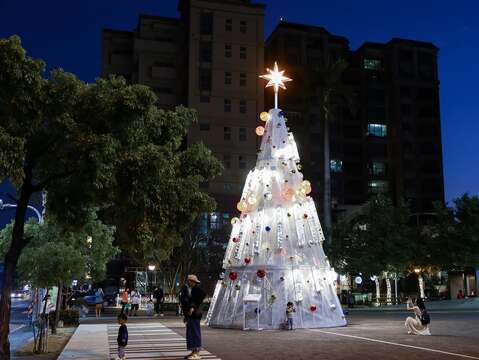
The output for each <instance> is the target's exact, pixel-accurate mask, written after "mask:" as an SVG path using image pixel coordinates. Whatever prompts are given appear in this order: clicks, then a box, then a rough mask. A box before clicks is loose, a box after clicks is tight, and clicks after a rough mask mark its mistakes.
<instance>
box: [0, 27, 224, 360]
mask: <svg viewBox="0 0 479 360" xmlns="http://www.w3.org/2000/svg"><path fill="white" fill-rule="evenodd" d="M44 68H45V64H44V63H43V62H42V61H40V60H34V59H32V58H30V57H28V56H27V55H26V52H25V50H24V49H23V48H22V46H21V42H20V39H19V38H18V37H16V36H14V37H11V38H8V39H0V148H1V149H2V151H1V153H0V181H2V180H4V179H10V180H11V181H12V182H13V183H14V185H15V186H16V188H17V190H18V199H17V208H16V214H15V221H14V224H13V228H12V240H11V243H10V246H9V247H8V249H7V251H6V253H5V281H4V285H3V288H2V297H1V302H0V358H2V359H8V358H9V356H10V350H9V342H8V333H9V322H10V306H11V303H10V293H11V290H12V283H13V275H14V272H15V268H16V266H17V263H18V260H19V258H20V256H21V254H22V252H23V250H24V249H25V247H26V246H27V245H28V244H29V243H30V240H31V238H30V237H28V236H25V225H24V219H25V214H26V209H27V205H28V203H29V201H30V200H31V198H32V196H34V194H35V193H39V192H41V191H44V190H47V191H48V205H47V208H48V209H47V210H48V214H49V216H54V217H55V219H56V221H58V222H60V223H64V224H67V225H69V226H73V227H80V228H81V227H82V226H83V225H84V224H85V222H87V219H88V213H89V211H90V210H89V209H91V208H97V209H98V210H100V214H101V218H102V219H103V220H104V221H105V222H106V223H108V224H110V225H115V226H116V228H117V230H118V238H119V245H120V246H121V247H123V248H132V249H134V251H136V252H138V253H145V252H147V251H149V250H150V249H152V248H155V249H160V250H161V253H162V254H163V256H165V257H166V256H167V254H168V253H169V252H170V251H171V249H172V247H173V246H174V245H176V244H178V243H179V241H180V239H181V237H180V235H179V234H180V232H181V230H182V229H183V228H187V227H188V226H189V224H190V223H191V221H192V219H195V218H196V217H197V216H198V214H200V213H202V212H209V211H212V210H213V208H214V201H213V199H211V198H210V197H208V195H207V194H205V193H203V192H201V191H200V189H199V184H200V183H201V182H205V181H209V180H210V179H211V178H213V177H214V176H216V175H218V174H219V173H220V172H221V164H220V162H219V161H218V160H217V159H216V158H214V157H213V156H212V154H211V152H210V150H208V149H207V148H206V147H205V146H204V145H202V144H196V145H195V146H193V147H190V148H188V149H186V150H185V149H184V146H183V143H184V138H185V136H186V134H187V132H188V128H189V127H190V125H191V124H192V123H193V122H194V121H196V112H195V111H193V110H188V109H185V108H177V109H176V111H167V112H165V111H161V110H159V109H158V108H157V107H156V101H157V98H156V96H155V94H154V93H153V92H152V91H151V90H150V89H149V88H148V87H146V86H140V85H127V84H126V82H125V80H124V79H122V78H115V77H112V78H109V79H98V80H97V81H96V82H95V83H93V84H85V83H83V82H82V81H80V80H78V79H77V78H76V77H75V76H74V75H72V74H68V73H65V72H63V71H62V70H55V71H52V72H51V73H50V74H49V76H46V74H45V73H44Z"/></svg>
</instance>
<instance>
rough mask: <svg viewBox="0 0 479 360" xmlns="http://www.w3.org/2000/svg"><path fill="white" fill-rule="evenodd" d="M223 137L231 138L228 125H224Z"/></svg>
mask: <svg viewBox="0 0 479 360" xmlns="http://www.w3.org/2000/svg"><path fill="white" fill-rule="evenodd" d="M223 138H224V139H225V140H227V141H229V140H231V128H230V127H229V126H225V127H224V129H223Z"/></svg>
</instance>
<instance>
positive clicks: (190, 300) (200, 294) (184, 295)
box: [180, 285, 206, 319]
mask: <svg viewBox="0 0 479 360" xmlns="http://www.w3.org/2000/svg"><path fill="white" fill-rule="evenodd" d="M205 297H206V293H205V292H204V291H203V290H202V289H201V288H200V287H199V286H198V285H196V286H193V288H192V289H191V294H189V293H188V287H187V286H186V285H183V287H182V288H181V291H180V304H181V309H182V310H183V314H184V315H185V318H187V319H188V318H192V319H201V317H202V316H203V314H202V313H201V304H202V303H203V300H204V299H205ZM191 308H193V309H195V311H194V312H193V314H192V315H191V316H190V315H189V311H190V309H191Z"/></svg>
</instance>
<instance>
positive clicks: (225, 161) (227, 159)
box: [223, 154, 231, 169]
mask: <svg viewBox="0 0 479 360" xmlns="http://www.w3.org/2000/svg"><path fill="white" fill-rule="evenodd" d="M223 164H224V165H225V168H226V169H230V168H231V155H230V154H224V155H223Z"/></svg>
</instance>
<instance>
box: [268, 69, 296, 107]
mask: <svg viewBox="0 0 479 360" xmlns="http://www.w3.org/2000/svg"><path fill="white" fill-rule="evenodd" d="M266 71H268V74H266V75H260V78H261V79H265V80H268V83H267V84H266V87H267V88H268V87H270V86H273V88H274V105H275V106H274V107H275V108H276V109H277V108H278V92H279V88H281V89H283V90H286V86H285V85H284V83H285V82H288V81H293V80H292V79H290V78H289V77H286V76H284V75H283V74H284V70H281V71H279V69H278V64H277V63H276V62H275V63H274V69H273V70H271V69H266Z"/></svg>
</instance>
